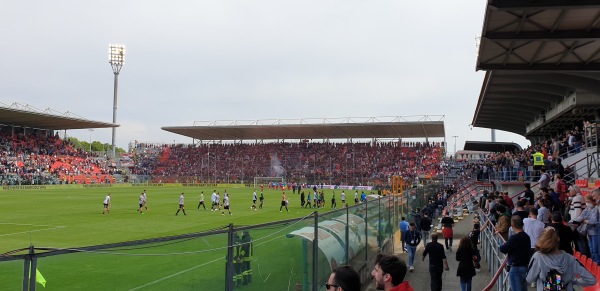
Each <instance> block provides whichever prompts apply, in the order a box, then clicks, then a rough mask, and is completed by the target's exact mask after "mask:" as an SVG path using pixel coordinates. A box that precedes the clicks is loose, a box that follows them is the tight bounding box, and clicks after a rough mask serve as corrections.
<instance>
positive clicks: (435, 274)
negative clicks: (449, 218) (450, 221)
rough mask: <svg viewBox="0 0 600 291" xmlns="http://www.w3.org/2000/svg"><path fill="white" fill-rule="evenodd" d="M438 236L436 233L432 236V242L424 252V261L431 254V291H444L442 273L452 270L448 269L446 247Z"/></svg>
mask: <svg viewBox="0 0 600 291" xmlns="http://www.w3.org/2000/svg"><path fill="white" fill-rule="evenodd" d="M437 240H438V234H437V232H434V233H432V234H431V242H430V243H428V244H427V246H426V247H425V250H423V261H425V257H426V256H427V255H428V254H429V276H430V284H431V291H441V290H442V272H444V269H445V270H446V271H448V270H450V268H449V267H448V260H447V259H446V252H445V251H444V246H443V245H442V244H441V243H439V242H438V241H437Z"/></svg>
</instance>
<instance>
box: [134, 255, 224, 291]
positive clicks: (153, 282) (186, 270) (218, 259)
mask: <svg viewBox="0 0 600 291" xmlns="http://www.w3.org/2000/svg"><path fill="white" fill-rule="evenodd" d="M222 260H223V258H217V259H214V260H212V261H210V262H206V263H204V264H202V265H198V266H194V267H191V268H189V269H185V270H183V271H179V272H177V273H175V274H172V275H169V276H166V277H162V278H160V279H158V280H154V281H152V282H150V283H147V284H144V285H142V286H139V287H135V288H133V289H129V291H133V290H138V289H141V288H144V287H148V286H150V285H153V284H156V283H158V282H161V281H164V280H166V279H169V278H172V277H175V276H179V275H181V274H183V273H185V272H188V271H191V270H194V269H197V268H200V267H204V266H206V265H208V264H212V263H214V262H216V261H222Z"/></svg>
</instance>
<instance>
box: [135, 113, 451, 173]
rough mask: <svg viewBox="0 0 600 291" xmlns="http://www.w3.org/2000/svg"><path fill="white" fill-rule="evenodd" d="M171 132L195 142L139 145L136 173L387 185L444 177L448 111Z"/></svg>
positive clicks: (187, 128) (206, 126)
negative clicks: (394, 178) (444, 113)
mask: <svg viewBox="0 0 600 291" xmlns="http://www.w3.org/2000/svg"><path fill="white" fill-rule="evenodd" d="M359 121H360V122H359ZM163 129H164V130H167V131H170V132H174V133H178V134H182V135H185V136H188V137H191V138H193V139H194V141H195V143H194V144H192V145H173V146H169V145H148V144H137V145H136V146H135V150H134V159H135V160H136V161H137V164H138V165H142V166H139V167H137V168H136V169H135V170H134V173H135V174H138V175H142V176H144V175H145V176H148V175H150V176H152V178H153V179H154V181H155V182H172V181H188V182H198V181H200V182H210V181H212V182H215V183H217V182H223V181H225V182H232V181H234V182H239V183H249V181H252V180H253V179H254V177H269V176H274V177H284V178H286V179H288V180H293V181H297V182H307V183H317V182H318V183H327V184H336V185H339V184H353V185H366V184H370V185H373V184H387V183H388V180H389V178H390V177H391V176H393V175H403V176H405V177H408V178H416V177H421V178H424V177H432V176H438V175H439V174H440V173H441V170H440V168H439V162H440V160H441V159H442V158H443V156H444V153H445V150H444V145H445V143H444V137H445V132H444V122H443V116H411V117H379V118H375V117H371V118H364V119H361V118H344V119H318V121H317V120H316V119H312V120H311V119H304V120H294V121H292V120H258V121H251V122H241V121H227V122H225V121H215V122H209V123H196V124H195V125H192V126H181V127H163ZM430 139H434V140H430Z"/></svg>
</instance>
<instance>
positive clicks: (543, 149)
mask: <svg viewBox="0 0 600 291" xmlns="http://www.w3.org/2000/svg"><path fill="white" fill-rule="evenodd" d="M585 124H587V125H586V127H585V130H580V129H579V126H574V127H573V129H571V130H567V131H565V132H564V133H562V134H559V135H557V136H555V137H553V138H548V139H546V140H544V141H542V142H540V143H537V144H535V145H533V146H529V147H527V148H525V149H522V150H519V151H513V152H510V151H506V152H497V153H465V154H459V155H457V156H455V157H453V158H454V162H455V164H459V165H460V167H462V168H470V169H472V170H474V171H475V172H476V173H477V179H478V180H483V181H485V180H495V181H537V180H538V179H539V178H540V176H541V171H540V169H541V168H542V167H543V168H544V169H545V170H546V171H548V173H549V174H550V175H552V176H553V175H554V174H555V173H560V174H561V176H562V177H566V179H567V183H569V184H571V183H572V182H573V179H574V177H572V176H570V175H568V174H569V172H570V170H571V169H569V168H566V169H565V168H564V165H562V160H563V159H565V158H567V157H569V156H572V155H575V154H578V153H579V152H581V151H582V150H584V149H585V148H586V147H589V146H594V145H595V139H596V136H595V135H596V129H595V124H591V123H589V122H586V123H585ZM535 153H541V154H542V155H543V165H541V166H540V167H539V168H536V166H538V165H537V164H536V163H535V162H534V154H535Z"/></svg>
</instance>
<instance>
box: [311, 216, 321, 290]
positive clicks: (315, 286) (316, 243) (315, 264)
mask: <svg viewBox="0 0 600 291" xmlns="http://www.w3.org/2000/svg"><path fill="white" fill-rule="evenodd" d="M314 214H315V234H314V239H313V288H312V289H313V291H318V290H319V267H318V266H319V212H317V211H315V212H314Z"/></svg>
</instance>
